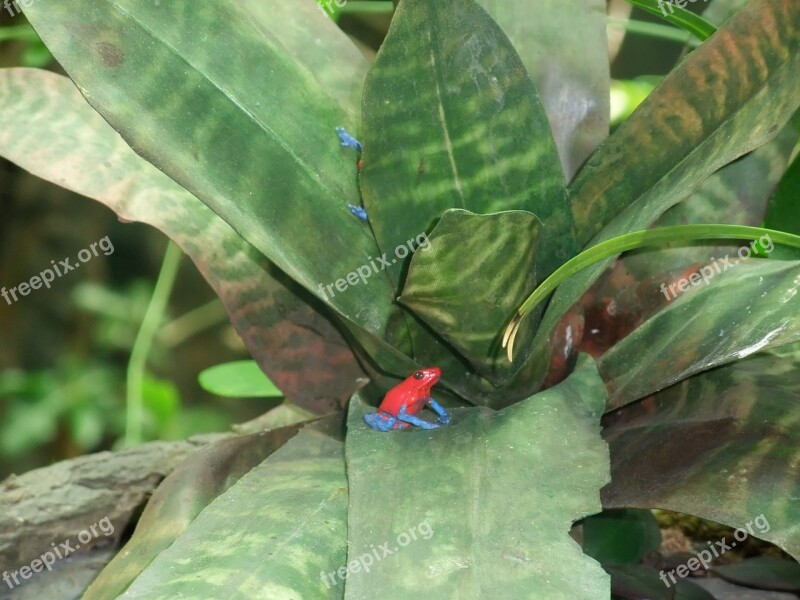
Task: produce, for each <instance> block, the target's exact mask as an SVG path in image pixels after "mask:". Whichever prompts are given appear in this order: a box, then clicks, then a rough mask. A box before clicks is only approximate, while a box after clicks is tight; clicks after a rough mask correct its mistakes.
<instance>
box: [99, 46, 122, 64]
mask: <svg viewBox="0 0 800 600" xmlns="http://www.w3.org/2000/svg"><path fill="white" fill-rule="evenodd" d="M97 51H98V52H100V57H101V58H102V59H103V64H105V66H107V67H118V66H120V65H121V64H122V63H123V62H125V55H124V54H123V53H122V51H121V50H120V49H119V48H117V47H116V46H115V45H114V44H109V43H108V42H97Z"/></svg>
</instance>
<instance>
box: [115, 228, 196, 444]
mask: <svg viewBox="0 0 800 600" xmlns="http://www.w3.org/2000/svg"><path fill="white" fill-rule="evenodd" d="M181 254H182V253H181V250H180V248H178V246H176V245H175V244H173V243H172V242H170V243H169V244H168V245H167V251H166V252H165V253H164V260H163V262H162V263H161V271H160V272H159V274H158V279H157V280H156V286H155V289H153V296H152V297H151V298H150V304H149V305H148V307H147V311H146V312H145V315H144V319H143V320H142V325H141V327H140V328H139V333H138V334H137V335H136V340H135V341H134V342H133V348H132V349H131V357H130V360H129V361H128V373H127V379H128V381H127V384H126V388H127V406H126V420H125V445H126V446H134V445H136V444H139V443H141V442H142V424H143V421H144V418H143V417H144V411H143V404H144V403H143V400H142V384H143V382H144V376H145V371H146V369H147V356H148V355H149V354H150V348H151V347H152V346H153V340H154V339H155V337H156V332H157V331H158V326H159V325H160V324H161V320H162V318H163V317H164V312H165V310H166V307H167V302H168V301H169V296H170V294H171V293H172V288H173V285H174V284H175V278H176V276H177V274H178V267H179V266H180V264H181Z"/></svg>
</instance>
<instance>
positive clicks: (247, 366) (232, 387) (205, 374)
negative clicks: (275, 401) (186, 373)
mask: <svg viewBox="0 0 800 600" xmlns="http://www.w3.org/2000/svg"><path fill="white" fill-rule="evenodd" d="M197 381H198V382H199V383H200V387H202V388H203V389H204V390H205V391H207V392H210V393H211V394H216V395H217V396H225V397H229V398H278V397H280V396H283V392H281V391H280V390H279V389H278V388H277V387H275V384H274V383H272V382H271V381H270V380H269V378H268V377H267V376H266V375H264V372H263V371H262V370H261V368H260V367H259V366H258V364H257V363H256V362H255V361H252V360H239V361H235V362H229V363H225V364H222V365H215V366H213V367H209V368H208V369H205V370H203V371H202V372H201V373H200V375H198V376H197Z"/></svg>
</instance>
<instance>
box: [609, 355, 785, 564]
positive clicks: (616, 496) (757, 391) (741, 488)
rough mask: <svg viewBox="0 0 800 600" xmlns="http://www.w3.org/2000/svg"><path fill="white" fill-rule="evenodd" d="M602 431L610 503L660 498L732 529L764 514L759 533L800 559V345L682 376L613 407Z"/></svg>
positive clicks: (650, 502) (649, 503)
mask: <svg viewBox="0 0 800 600" xmlns="http://www.w3.org/2000/svg"><path fill="white" fill-rule="evenodd" d="M603 435H604V437H605V438H606V440H607V441H608V443H609V445H610V446H611V474H612V479H611V484H610V485H608V486H607V487H606V488H604V490H603V505H604V506H606V507H609V508H611V507H626V506H631V507H659V508H663V509H667V510H673V511H677V512H683V513H687V514H692V515H698V516H700V517H702V518H704V519H710V520H712V521H717V522H718V523H723V524H725V525H728V526H729V527H733V528H739V527H745V528H746V524H747V523H748V522H749V523H753V521H754V519H756V518H758V517H760V516H762V515H763V517H764V519H765V520H766V524H767V526H766V527H764V526H762V528H761V529H758V528H754V535H755V536H756V537H759V538H762V539H765V540H767V541H770V542H772V543H773V544H776V545H777V546H779V547H780V548H782V549H784V550H785V551H786V552H788V553H789V554H791V555H792V556H794V558H795V559H800V531H798V526H797V524H798V523H799V522H800V502H798V498H800V479H799V478H798V476H797V470H798V468H800V455H799V454H798V448H800V363H798V355H797V353H796V350H795V352H794V353H791V354H788V355H784V356H778V355H777V354H774V353H772V352H766V353H762V354H758V355H756V356H753V357H751V358H749V359H747V360H742V361H738V362H736V363H734V364H732V365H728V366H725V367H723V368H720V369H715V370H712V371H708V372H706V373H701V374H699V375H696V376H695V377H692V378H690V379H687V380H685V381H682V382H681V383H679V384H677V385H674V386H672V387H670V388H669V389H667V390H664V391H663V392H659V393H658V394H656V395H655V396H653V397H651V398H648V399H647V400H645V401H644V402H640V403H637V404H631V405H629V406H626V407H625V408H623V409H621V410H619V411H617V412H616V413H613V414H612V415H609V416H608V423H607V426H606V428H605V430H604V432H603ZM762 525H763V521H762ZM765 529H766V530H767V531H764V530H765ZM730 541H732V540H728V543H730Z"/></svg>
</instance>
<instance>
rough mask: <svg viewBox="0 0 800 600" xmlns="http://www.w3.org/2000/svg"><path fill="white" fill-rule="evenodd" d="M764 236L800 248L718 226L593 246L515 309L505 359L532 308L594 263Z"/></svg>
mask: <svg viewBox="0 0 800 600" xmlns="http://www.w3.org/2000/svg"><path fill="white" fill-rule="evenodd" d="M765 235H766V236H769V239H771V240H772V241H773V242H777V243H779V244H785V245H787V246H794V247H796V248H800V236H797V235H794V234H791V233H786V232H784V231H776V230H774V229H764V228H762V227H748V226H746V225H719V224H704V225H674V226H672V227H659V228H656V229H647V230H644V231H634V232H632V233H626V234H625V235H620V236H618V237H615V238H612V239H610V240H606V241H605V242H600V243H599V244H597V245H596V246H592V247H591V248H588V249H587V250H584V251H583V252H581V253H580V254H578V255H577V256H574V257H573V258H571V259H570V260H568V261H567V262H565V263H564V264H563V265H561V266H560V267H559V268H558V269H556V270H555V271H554V272H553V273H552V274H551V275H550V276H549V277H548V278H547V279H545V280H544V281H543V282H542V283H541V285H539V287H537V288H536V289H535V290H534V291H533V293H532V294H531V295H530V296H528V299H527V300H525V302H524V303H523V304H522V306H520V307H519V309H518V310H517V313H516V315H514V318H513V319H512V320H511V323H509V325H508V327H507V328H506V331H505V334H504V336H503V347H504V348H507V349H508V358H509V360H511V359H512V356H513V349H514V338H515V337H516V333H517V331H518V330H519V325H520V322H521V321H522V319H523V317H524V316H525V315H527V314H528V313H529V312H531V311H532V310H533V309H534V308H536V307H537V306H538V305H539V303H541V302H542V300H544V299H545V298H547V296H549V295H550V293H551V292H553V291H554V290H555V289H556V288H557V287H558V286H559V285H561V284H562V283H563V282H564V281H565V280H567V279H568V278H570V277H572V276H573V275H575V274H576V273H578V272H579V271H581V270H583V269H585V268H586V267H588V266H591V265H593V264H594V263H596V262H600V261H601V260H604V259H606V258H609V257H611V256H616V255H618V254H621V253H623V252H627V251H628V250H635V249H637V248H643V247H645V246H657V245H660V244H666V243H669V242H684V241H693V240H757V239H759V238H761V237H764V236H765Z"/></svg>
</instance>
